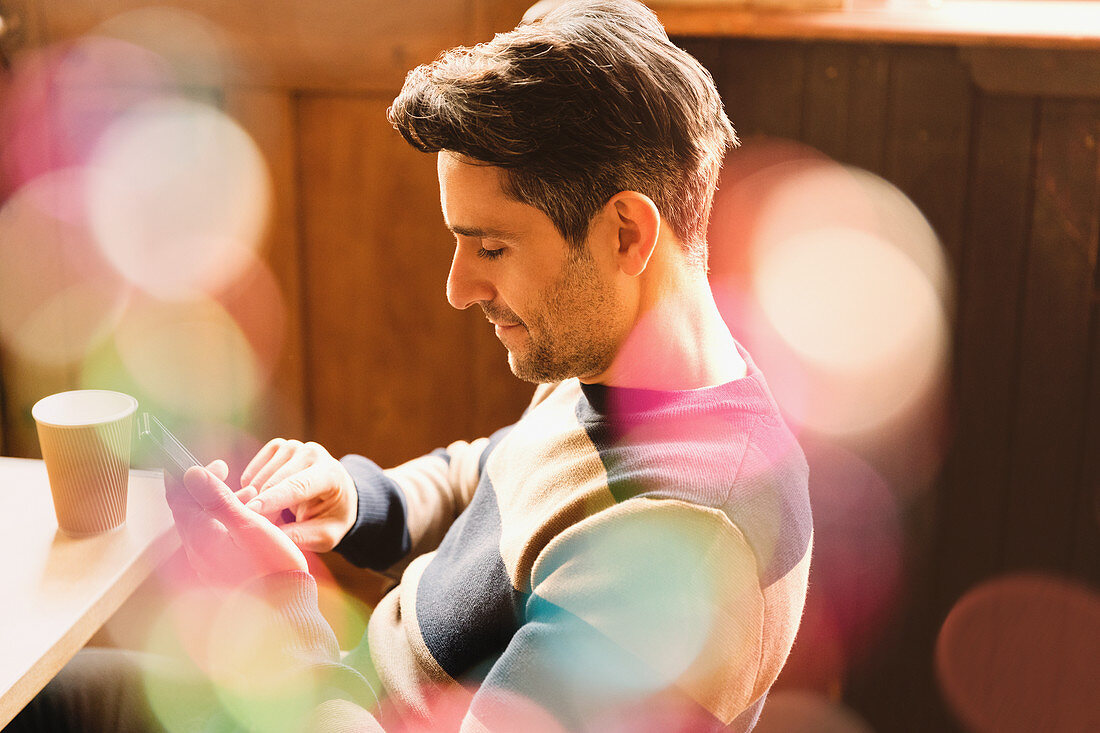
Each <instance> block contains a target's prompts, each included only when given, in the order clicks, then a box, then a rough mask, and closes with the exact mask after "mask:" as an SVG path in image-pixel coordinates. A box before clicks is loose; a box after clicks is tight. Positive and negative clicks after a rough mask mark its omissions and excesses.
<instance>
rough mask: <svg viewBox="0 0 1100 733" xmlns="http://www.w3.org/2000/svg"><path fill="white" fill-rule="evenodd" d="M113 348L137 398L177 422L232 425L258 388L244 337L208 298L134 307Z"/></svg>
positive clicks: (149, 302) (139, 303)
mask: <svg viewBox="0 0 1100 733" xmlns="http://www.w3.org/2000/svg"><path fill="white" fill-rule="evenodd" d="M114 345H115V347H116V349H117V354H118V358H119V362H120V364H121V365H122V366H123V367H124V369H125V371H126V372H127V374H128V377H129V378H130V379H131V380H132V381H133V383H134V384H135V385H136V386H137V388H138V390H139V392H140V393H142V394H144V395H147V396H148V398H149V400H150V402H151V403H152V404H155V405H161V406H164V407H166V408H167V409H169V410H170V411H171V412H173V413H174V414H176V415H179V416H180V417H181V418H190V419H192V420H195V421H199V422H203V423H234V422H237V420H236V418H239V417H240V416H242V415H247V414H248V409H249V407H250V405H251V404H252V403H253V400H254V399H255V398H256V395H257V394H259V392H260V390H261V389H262V387H263V380H262V374H261V371H260V369H259V368H258V366H257V364H256V356H255V354H254V353H253V351H252V347H251V346H250V344H249V342H248V339H247V337H246V336H245V334H244V333H243V332H242V331H241V328H240V326H239V325H238V324H237V323H236V322H235V321H234V320H233V318H232V317H231V316H230V315H229V314H228V313H227V312H226V311H225V309H224V308H222V307H221V306H220V305H219V304H218V303H217V302H215V301H213V300H210V299H206V300H196V301H192V302H180V303H164V302H159V301H155V300H150V299H143V300H140V301H137V302H135V303H133V304H132V305H131V307H130V308H129V309H128V310H127V312H126V314H125V315H124V316H123V318H122V321H121V322H120V323H119V326H118V329H117V331H116V333H115V338H114Z"/></svg>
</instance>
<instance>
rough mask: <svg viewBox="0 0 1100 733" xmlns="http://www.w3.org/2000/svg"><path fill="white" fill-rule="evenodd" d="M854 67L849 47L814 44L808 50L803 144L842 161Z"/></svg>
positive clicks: (846, 150) (845, 149) (846, 139)
mask: <svg viewBox="0 0 1100 733" xmlns="http://www.w3.org/2000/svg"><path fill="white" fill-rule="evenodd" d="M851 67H852V50H851V49H850V48H849V47H847V46H842V45H840V44H835V43H815V44H813V45H812V46H810V47H809V48H808V49H807V53H806V90H805V95H806V96H805V103H804V106H803V117H802V141H803V142H805V143H807V144H808V145H812V146H813V147H815V148H817V149H818V150H819V151H821V152H822V153H824V154H825V155H827V156H829V157H830V158H832V159H833V160H837V161H841V162H843V161H845V160H846V158H847V157H848V143H849V136H848V113H849V111H850V109H851V105H850V103H849V93H850V90H851V87H852V68H851Z"/></svg>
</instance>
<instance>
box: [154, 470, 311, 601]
mask: <svg viewBox="0 0 1100 733" xmlns="http://www.w3.org/2000/svg"><path fill="white" fill-rule="evenodd" d="M228 472H229V469H228V467H227V466H226V465H225V462H223V461H215V462H214V463H211V464H210V466H208V467H207V468H199V467H198V466H195V467H193V468H189V469H188V470H187V473H186V474H184V476H183V485H182V486H181V485H180V484H179V483H178V482H177V481H175V480H174V479H172V478H171V477H170V476H168V475H165V487H166V488H167V490H168V506H170V507H171V509H172V514H173V516H175V519H176V528H177V529H178V530H179V534H180V539H181V540H182V541H183V547H184V550H185V551H186V552H187V559H188V560H189V561H190V562H191V566H192V567H193V568H194V569H195V572H196V573H198V575H199V577H200V578H202V579H203V580H205V581H206V582H209V583H214V584H218V585H232V586H237V585H240V584H242V583H245V582H247V581H249V580H253V579H255V578H260V577H263V576H265V575H270V574H272V573H278V572H283V571H287V570H302V571H305V572H308V570H309V569H308V566H307V565H306V558H305V556H304V555H303V554H302V551H301V550H299V549H298V548H297V547H296V546H295V545H294V543H293V542H291V541H290V540H289V539H288V538H287V536H286V535H285V534H283V533H282V532H281V531H280V530H279V528H278V527H276V526H275V525H274V524H272V523H271V522H270V521H268V520H267V519H266V518H265V517H262V516H260V515H259V514H256V513H255V512H252V511H249V510H248V509H245V507H244V504H243V503H241V497H244V496H250V493H249V492H244V491H241V492H239V493H238V494H236V495H235V494H234V493H233V491H232V490H231V489H230V488H229V487H228V486H226V485H225V483H224V479H225V478H226V476H227V474H228Z"/></svg>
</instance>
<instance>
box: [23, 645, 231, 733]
mask: <svg viewBox="0 0 1100 733" xmlns="http://www.w3.org/2000/svg"><path fill="white" fill-rule="evenodd" d="M151 701H152V702H151ZM231 720H232V719H231V717H230V716H228V715H227V714H226V713H225V711H224V710H222V709H221V707H220V705H219V704H218V701H217V696H216V695H215V694H214V691H213V689H212V687H211V685H210V684H209V683H208V682H206V680H205V679H203V678H202V676H201V675H200V674H198V673H197V672H196V671H195V670H194V669H193V668H190V669H189V668H188V667H187V666H185V665H184V664H183V663H181V662H180V661H178V660H175V659H172V658H169V657H160V656H156V655H153V654H146V653H143V652H136V651H129V650H123V649H99V648H88V649H84V650H82V651H80V652H78V653H77V655H76V656H75V657H73V659H72V660H71V661H70V662H69V663H68V664H67V665H65V667H64V668H63V669H62V670H61V671H60V672H58V674H57V676H56V677H54V678H53V680H51V681H50V683H49V684H48V685H46V686H45V687H44V688H43V689H42V691H41V692H40V693H38V695H37V696H36V697H35V698H34V699H33V700H31V701H30V702H29V703H27V706H26V707H25V708H24V709H23V711H22V712H21V713H19V715H17V716H16V717H15V719H14V720H12V721H11V723H9V724H8V725H7V727H5V728H4V733H23V732H24V731H96V732H98V731H118V732H119V733H131V732H132V733H139V732H145V731H157V732H158V733H159V732H160V731H166V730H170V731H172V733H177V732H178V731H223V730H231V729H232V728H233V727H234V726H233V725H232V724H231ZM162 721H163V722H162Z"/></svg>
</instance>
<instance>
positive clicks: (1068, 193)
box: [1003, 100, 1100, 571]
mask: <svg viewBox="0 0 1100 733" xmlns="http://www.w3.org/2000/svg"><path fill="white" fill-rule="evenodd" d="M1040 120H1041V121H1040V125H1039V148H1038V160H1037V163H1036V165H1037V169H1036V173H1035V184H1036V186H1037V189H1036V193H1035V208H1034V212H1033V214H1032V228H1031V231H1032V233H1031V241H1030V243H1029V251H1028V260H1027V275H1026V285H1025V290H1024V293H1023V308H1024V313H1023V321H1022V325H1021V328H1022V331H1021V335H1020V352H1019V354H1018V357H1017V358H1018V360H1019V369H1020V376H1019V395H1018V398H1017V400H1018V409H1017V412H1016V414H1015V422H1014V426H1013V427H1014V433H1013V443H1012V454H1013V456H1012V458H1013V460H1012V470H1011V479H1010V482H1009V484H1008V486H1007V487H1006V488H1007V489H1008V506H1007V515H1006V517H1005V548H1004V558H1003V563H1004V567H1005V568H1006V569H1016V568H1037V569H1045V570H1052V571H1064V570H1066V569H1068V568H1069V567H1070V566H1071V560H1072V554H1073V532H1072V531H1068V530H1069V528H1071V527H1074V526H1075V519H1076V517H1075V512H1076V510H1077V487H1078V482H1079V480H1080V466H1081V455H1082V451H1083V450H1085V446H1084V444H1083V437H1084V427H1085V414H1084V405H1085V395H1086V389H1087V384H1088V374H1087V365H1088V357H1089V350H1090V344H1089V342H1088V338H1089V319H1090V316H1091V312H1092V307H1093V303H1092V294H1093V288H1094V279H1093V278H1094V269H1095V267H1096V247H1097V239H1098V234H1097V227H1098V214H1100V212H1098V211H1097V208H1098V207H1097V201H1098V196H1100V188H1098V182H1097V146H1096V144H1095V138H1091V137H1090V136H1091V135H1095V130H1096V124H1097V120H1100V106H1098V103H1097V102H1088V101H1067V100H1044V101H1043V102H1042V110H1041V118H1040ZM1090 139H1091V140H1092V144H1091V145H1090ZM1095 449H1096V446H1090V450H1095Z"/></svg>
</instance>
